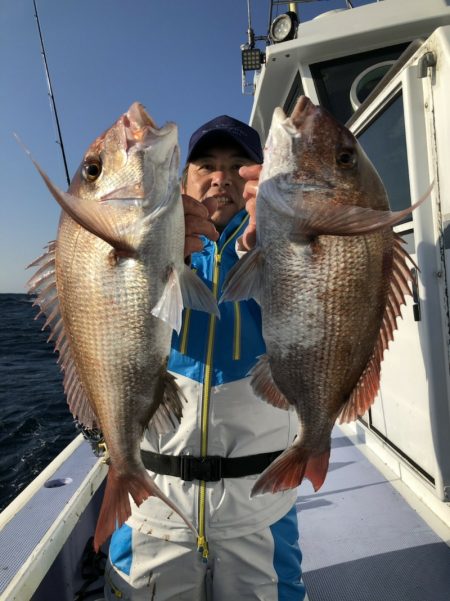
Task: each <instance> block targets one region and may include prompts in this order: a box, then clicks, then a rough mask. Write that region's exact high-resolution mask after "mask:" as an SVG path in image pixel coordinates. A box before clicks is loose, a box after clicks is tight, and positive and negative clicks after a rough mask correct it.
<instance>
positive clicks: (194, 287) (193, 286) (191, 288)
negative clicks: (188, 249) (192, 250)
mask: <svg viewBox="0 0 450 601" xmlns="http://www.w3.org/2000/svg"><path fill="white" fill-rule="evenodd" d="M180 287H181V295H182V297H183V305H184V306H185V307H189V308H190V309H195V310H197V311H205V312H206V313H212V314H213V315H215V316H216V317H220V313H219V308H218V306H217V301H216V299H215V298H214V295H213V293H212V292H211V290H210V289H209V288H208V287H207V286H206V284H204V283H203V282H202V280H201V279H200V278H199V277H198V276H197V275H196V274H195V273H194V272H193V271H192V270H191V269H190V268H189V267H188V266H187V265H186V266H185V267H184V269H183V271H182V272H181V274H180Z"/></svg>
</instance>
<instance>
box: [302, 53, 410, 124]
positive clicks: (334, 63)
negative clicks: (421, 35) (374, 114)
mask: <svg viewBox="0 0 450 601" xmlns="http://www.w3.org/2000/svg"><path fill="white" fill-rule="evenodd" d="M408 45H409V44H408V43H406V44H398V45H397V46H390V47H388V48H379V49H378V50H372V51H371V52H362V53H360V54H353V55H351V56H344V57H342V58H338V59H334V60H330V61H324V62H321V63H316V64H314V65H310V69H311V75H312V76H313V79H314V84H315V86H316V90H317V95H318V97H319V101H320V104H321V105H322V106H324V107H325V108H326V109H328V110H329V111H330V113H332V114H333V115H334V116H335V117H336V119H338V121H340V122H341V123H345V122H346V121H347V120H348V119H349V118H350V117H351V115H352V113H353V108H352V105H351V101H350V90H351V87H352V83H353V82H354V80H355V79H356V78H357V77H358V76H359V75H360V74H361V73H362V72H363V71H365V70H366V69H368V68H369V67H370V66H372V65H375V64H377V63H380V62H384V61H390V60H397V59H398V57H399V56H400V55H401V54H402V52H403V51H404V50H405V48H407V47H408ZM382 75H383V73H380V79H381V77H382ZM377 83H378V82H377V81H376V80H375V79H372V80H371V82H370V85H371V86H372V87H371V88H370V89H369V88H368V89H367V95H368V94H369V93H370V91H371V89H373V87H375V85H376V84H377Z"/></svg>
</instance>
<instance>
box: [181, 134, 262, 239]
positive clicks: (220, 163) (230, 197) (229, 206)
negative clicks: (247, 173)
mask: <svg viewBox="0 0 450 601" xmlns="http://www.w3.org/2000/svg"><path fill="white" fill-rule="evenodd" d="M253 164H254V161H252V160H251V159H249V158H248V157H246V156H245V155H244V154H243V152H242V150H241V149H240V148H239V147H238V146H227V147H224V146H221V147H215V146H213V147H211V148H208V149H205V151H204V152H202V154H201V156H199V157H198V158H196V159H195V160H194V161H193V162H192V163H189V167H188V171H187V181H186V187H185V189H184V190H183V192H184V193H186V194H188V195H189V196H192V197H193V198H195V199H196V200H199V201H200V202H203V201H204V200H205V198H209V197H211V196H212V197H214V198H216V199H217V202H218V207H217V210H216V211H215V212H214V213H213V215H212V217H211V221H212V222H213V223H214V225H215V226H216V228H217V229H218V230H219V231H221V230H223V228H224V227H225V226H226V225H227V223H228V222H229V221H230V219H231V218H232V217H233V216H234V215H236V213H238V212H239V211H240V210H241V209H243V208H244V206H245V201H244V199H243V198H242V194H243V191H244V186H245V180H244V179H243V178H242V177H241V176H240V175H239V169H240V168H241V167H242V166H244V165H253Z"/></svg>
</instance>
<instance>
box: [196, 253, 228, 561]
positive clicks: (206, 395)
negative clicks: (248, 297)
mask: <svg viewBox="0 0 450 601" xmlns="http://www.w3.org/2000/svg"><path fill="white" fill-rule="evenodd" d="M214 249H215V250H214V269H213V280H212V284H213V285H212V293H213V295H214V298H216V299H217V296H218V288H219V266H220V261H221V260H222V254H221V253H220V254H219V253H218V252H217V244H215V243H214ZM215 331H216V316H215V315H213V314H211V315H210V316H209V332H208V346H207V351H206V364H205V377H204V382H203V405H202V421H201V445H200V454H201V456H202V457H206V456H207V454H208V415H209V401H210V398H211V382H212V363H213V349H214V334H215ZM205 513H206V482H205V481H204V480H202V481H201V482H200V489H199V506H198V539H197V548H198V550H199V551H200V552H201V554H202V558H203V560H204V561H207V559H208V541H207V540H206V537H205Z"/></svg>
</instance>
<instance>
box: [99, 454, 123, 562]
mask: <svg viewBox="0 0 450 601" xmlns="http://www.w3.org/2000/svg"><path fill="white" fill-rule="evenodd" d="M130 515H131V506H130V499H129V498H128V487H127V486H126V485H125V482H124V479H123V478H121V477H120V476H119V475H118V473H117V472H116V470H115V469H114V468H113V466H110V467H109V470H108V478H107V480H106V488H105V493H104V495H103V502H102V506H101V508H100V515H99V517H98V520H97V527H96V529H95V535H94V549H95V552H96V553H97V552H98V550H99V548H100V547H101V545H102V544H103V543H104V542H105V540H106V539H107V538H108V536H110V535H111V534H112V533H113V532H114V530H115V528H116V525H117V526H121V525H122V524H123V523H124V522H125V521H126V520H127V519H128V518H129V516H130Z"/></svg>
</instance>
